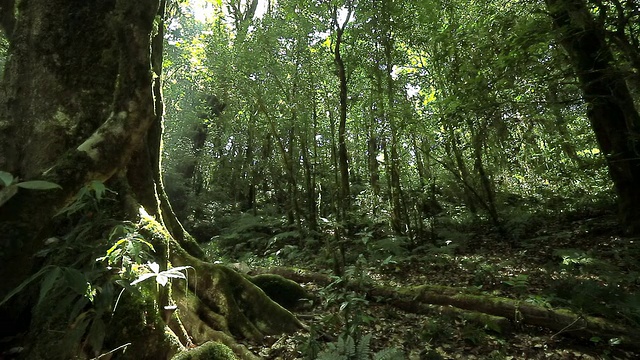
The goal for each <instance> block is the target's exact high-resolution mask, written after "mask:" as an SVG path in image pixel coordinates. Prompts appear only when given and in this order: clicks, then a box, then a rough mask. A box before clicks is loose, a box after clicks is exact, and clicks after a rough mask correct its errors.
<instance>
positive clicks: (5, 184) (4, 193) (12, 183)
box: [0, 171, 61, 206]
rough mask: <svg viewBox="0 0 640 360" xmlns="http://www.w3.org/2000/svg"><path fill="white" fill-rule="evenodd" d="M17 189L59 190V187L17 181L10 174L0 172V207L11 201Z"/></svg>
mask: <svg viewBox="0 0 640 360" xmlns="http://www.w3.org/2000/svg"><path fill="white" fill-rule="evenodd" d="M18 188H23V189H29V190H54V189H61V187H60V185H58V184H54V183H52V182H49V181H43V180H31V181H19V179H17V178H15V177H14V176H13V175H12V174H10V173H8V172H6V171H0V206H2V204H4V203H5V202H7V201H8V200H9V199H11V198H12V197H13V196H14V195H15V194H16V193H17V192H18Z"/></svg>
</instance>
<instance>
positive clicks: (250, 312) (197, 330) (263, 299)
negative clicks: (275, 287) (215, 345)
mask: <svg viewBox="0 0 640 360" xmlns="http://www.w3.org/2000/svg"><path fill="white" fill-rule="evenodd" d="M169 260H170V262H171V264H172V265H173V266H191V267H193V269H194V270H195V271H191V270H189V273H188V277H187V282H186V283H187V287H186V288H185V282H183V281H174V283H173V286H172V295H173V299H174V301H175V302H176V305H177V306H178V311H177V316H178V317H179V318H180V320H181V322H182V324H184V328H185V330H186V332H187V333H188V334H189V336H190V337H191V339H192V341H193V342H194V343H196V344H202V343H204V342H206V341H210V340H215V341H219V342H221V343H223V344H225V345H227V346H229V347H230V348H231V349H232V350H233V351H234V353H235V354H236V355H237V356H238V357H240V358H242V359H256V357H255V356H254V355H253V354H251V352H249V351H248V350H247V349H246V348H245V347H244V346H241V345H239V344H238V343H237V342H236V341H235V340H234V339H245V340H247V341H249V342H253V343H261V342H262V341H263V339H264V337H265V336H267V335H278V334H283V333H292V332H295V331H298V330H301V329H305V326H304V325H303V324H302V323H301V322H300V320H298V319H297V318H296V317H295V316H294V315H293V314H292V313H291V312H289V311H288V310H286V309H284V308H283V307H281V306H280V305H278V304H277V303H276V302H274V301H273V300H271V299H270V298H269V297H268V296H267V295H266V294H265V293H264V292H263V291H262V290H261V289H260V288H259V287H257V286H256V285H254V284H253V283H252V282H250V281H249V280H248V279H247V278H245V277H244V276H243V275H241V274H239V273H237V272H236V271H235V270H233V269H230V268H228V267H226V266H223V265H215V264H211V263H208V262H204V261H202V260H199V259H197V258H195V257H193V256H191V255H189V254H188V253H187V252H186V251H185V250H183V249H182V248H181V247H180V246H178V245H175V246H172V250H171V254H170V256H169ZM173 327H175V324H174V326H173Z"/></svg>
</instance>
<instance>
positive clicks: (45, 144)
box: [0, 0, 302, 359]
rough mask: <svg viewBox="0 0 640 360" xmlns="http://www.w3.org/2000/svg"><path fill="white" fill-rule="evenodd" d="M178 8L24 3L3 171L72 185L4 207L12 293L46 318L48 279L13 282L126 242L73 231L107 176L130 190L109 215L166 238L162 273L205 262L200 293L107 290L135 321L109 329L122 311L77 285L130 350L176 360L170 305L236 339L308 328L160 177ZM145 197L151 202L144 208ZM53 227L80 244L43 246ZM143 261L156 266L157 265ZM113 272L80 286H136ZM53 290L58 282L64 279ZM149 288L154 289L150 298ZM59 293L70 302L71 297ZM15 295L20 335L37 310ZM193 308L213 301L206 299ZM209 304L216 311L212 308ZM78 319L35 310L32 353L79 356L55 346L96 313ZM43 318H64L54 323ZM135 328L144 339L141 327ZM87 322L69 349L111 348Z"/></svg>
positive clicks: (159, 252)
mask: <svg viewBox="0 0 640 360" xmlns="http://www.w3.org/2000/svg"><path fill="white" fill-rule="evenodd" d="M164 4H165V0H140V1H129V0H104V1H99V2H84V1H80V2H78V1H74V0H34V1H25V2H21V3H20V11H19V12H16V14H17V18H16V19H15V21H16V22H15V27H14V32H13V37H12V39H11V41H12V43H11V48H10V53H9V57H8V61H7V63H6V72H5V77H4V78H3V80H2V84H1V87H0V95H1V96H0V170H2V171H8V172H10V173H11V174H13V175H14V176H16V177H19V178H20V180H33V179H42V180H47V181H50V182H54V183H56V184H58V185H60V186H61V189H56V190H46V191H36V190H25V189H21V190H19V191H18V192H17V193H16V194H15V195H13V196H12V197H11V198H10V199H9V200H8V201H7V202H5V203H3V204H2V205H1V206H0V261H1V262H2V265H3V266H2V269H1V270H0V277H1V278H2V279H3V281H2V282H0V301H2V299H5V296H6V295H8V294H11V295H12V296H14V299H16V298H18V297H19V299H17V300H18V301H16V302H17V304H18V305H20V306H22V307H24V308H25V309H27V310H28V311H30V312H33V313H34V314H35V313H36V310H37V309H38V306H39V304H36V300H37V299H35V298H37V296H36V297H33V296H31V297H30V296H29V294H31V293H33V291H37V289H33V290H32V289H29V288H26V290H24V291H23V292H19V293H17V295H16V294H14V293H12V292H11V291H12V289H14V288H16V286H17V285H18V284H20V283H21V282H22V281H23V280H25V279H27V278H28V277H29V276H30V275H31V274H33V273H41V272H39V270H46V269H47V268H56V269H58V270H59V271H60V269H65V270H64V271H67V272H71V273H74V274H76V275H78V276H85V277H86V276H87V275H86V274H85V275H83V272H82V269H81V268H74V266H88V267H90V268H91V269H92V271H97V270H96V268H100V265H99V264H96V263H95V259H96V256H95V255H94V253H93V252H95V251H97V252H98V255H100V254H102V255H104V254H103V253H102V250H101V249H102V248H103V247H105V246H111V245H112V244H107V241H115V240H116V239H112V236H111V235H109V233H110V230H109V229H106V230H105V229H104V226H103V227H102V228H101V230H100V231H97V232H96V233H95V234H94V233H91V234H89V235H88V236H87V237H84V238H82V239H83V240H84V241H86V242H83V243H81V244H77V242H78V241H77V240H78V239H79V237H78V236H76V237H75V239H76V240H75V241H76V243H73V242H67V240H60V238H63V239H65V238H66V237H67V236H68V237H69V238H73V237H72V236H74V235H72V234H74V231H75V234H78V229H74V228H73V226H76V225H77V223H76V222H72V221H71V220H66V219H62V218H63V217H62V218H61V217H57V218H56V217H55V215H56V213H58V212H59V211H60V210H61V209H63V208H64V207H65V206H66V205H68V204H69V203H70V202H71V201H73V200H74V197H75V195H76V194H77V193H78V191H79V190H80V189H81V188H83V187H84V186H85V185H87V184H89V183H91V182H92V181H96V180H97V181H100V182H103V183H105V182H106V183H107V185H108V186H110V187H113V189H115V190H116V191H117V192H118V193H117V195H115V196H114V198H113V199H111V200H112V201H111V202H109V204H105V203H104V202H103V203H100V207H101V209H98V210H104V212H105V213H107V215H105V216H108V219H107V220H108V222H105V223H108V224H113V223H117V224H123V225H126V226H132V225H131V224H138V226H139V228H137V230H136V231H137V232H138V233H139V234H140V236H143V237H144V238H145V241H147V242H148V243H153V245H154V249H155V251H154V252H150V256H153V259H152V260H150V261H154V262H156V263H158V264H160V271H163V270H166V269H167V267H168V266H169V264H170V262H173V266H177V265H184V266H192V267H193V268H196V269H197V270H198V271H197V275H196V276H194V277H192V278H190V282H189V286H191V287H193V289H192V291H191V292H190V294H191V295H190V296H187V295H185V296H184V297H181V293H180V291H179V286H177V287H176V288H175V292H174V293H173V295H171V293H170V292H169V291H168V290H167V289H165V288H164V287H163V288H160V287H159V286H155V288H156V292H155V293H153V292H152V293H151V295H144V294H142V293H140V292H139V293H136V292H133V291H132V292H130V291H131V289H130V288H127V287H125V289H128V290H126V291H124V293H125V294H127V295H125V296H124V297H126V298H128V299H129V300H128V301H124V300H123V302H125V303H127V302H128V304H129V305H132V304H133V307H131V306H125V304H120V305H119V306H117V308H116V306H115V305H113V304H109V300H107V304H103V305H102V306H103V309H105V308H109V307H112V308H113V310H114V311H113V314H114V317H113V318H117V317H121V318H122V320H123V321H124V322H123V323H122V324H123V325H122V326H123V327H111V328H109V327H108V326H107V325H108V323H111V322H112V320H113V319H112V318H109V319H108V321H107V320H105V319H101V318H100V315H97V314H98V311H97V310H95V307H96V306H97V305H95V304H93V303H92V301H93V300H92V299H90V295H87V294H84V295H83V293H82V292H80V293H79V294H78V295H74V296H77V297H78V298H79V300H78V304H80V305H82V308H83V309H89V311H87V312H83V314H84V315H86V314H93V315H88V316H91V319H92V320H91V321H93V323H92V324H94V325H95V324H98V328H100V329H99V330H95V331H94V332H93V334H94V335H95V334H96V333H98V334H99V335H104V337H105V339H111V340H112V344H113V341H115V340H114V339H116V340H117V341H118V342H119V341H120V340H121V337H122V336H126V338H125V339H124V340H126V341H131V342H132V344H131V345H130V348H129V350H128V351H127V354H125V356H124V357H123V358H136V359H162V358H168V357H170V356H171V355H172V351H173V352H175V349H176V347H179V346H177V345H176V343H175V342H171V341H170V339H169V338H168V337H167V334H168V333H170V332H171V331H170V330H168V329H169V328H171V329H182V328H183V327H182V326H177V327H176V326H173V327H172V324H173V322H174V321H176V320H175V319H176V317H177V316H178V315H176V313H174V315H173V317H170V318H169V317H166V316H165V315H164V314H163V312H164V309H163V308H162V306H164V305H168V304H169V303H170V301H171V302H174V303H175V304H177V305H178V307H179V309H178V310H179V312H178V313H179V314H180V317H179V318H181V319H182V324H183V325H184V328H188V329H190V330H191V331H192V332H194V333H195V332H197V331H199V330H201V329H204V328H206V327H208V328H210V329H214V330H212V331H218V332H220V333H221V334H224V336H220V337H219V340H220V341H222V342H226V343H232V342H233V341H232V340H233V337H244V338H247V339H251V340H253V341H260V340H261V339H262V335H264V334H273V333H279V332H282V331H294V329H299V328H301V327H302V324H300V322H299V321H297V319H295V317H293V315H292V314H291V313H289V312H288V311H286V310H284V309H282V308H281V307H279V306H278V305H277V304H275V303H274V302H273V301H271V300H270V299H269V298H268V297H267V296H266V295H265V294H264V293H263V292H261V291H260V290H259V289H258V288H257V287H256V286H255V285H253V284H251V283H250V282H248V281H247V280H246V279H245V278H243V277H242V276H240V275H239V274H237V273H235V272H234V271H232V270H230V269H228V268H225V267H222V266H213V265H212V264H208V263H206V262H203V261H201V260H199V259H198V258H197V256H201V255H202V252H201V250H200V249H199V247H198V246H197V245H196V244H195V243H193V242H192V241H189V239H190V237H189V236H188V234H186V232H185V231H184V229H182V226H181V224H180V223H179V222H178V221H177V219H176V218H175V215H174V214H173V212H172V210H171V205H170V204H169V202H168V200H167V197H166V195H165V194H164V189H163V186H162V182H161V174H160V173H161V165H160V154H161V152H160V147H161V135H162V123H161V121H162V111H163V103H162V94H161V83H160V79H161V77H160V76H161V69H162V57H161V52H162V46H161V45H162V29H158V26H162V14H163V12H162V10H163V6H164ZM158 19H160V21H158ZM141 206H142V207H143V208H144V210H145V211H140V207H141ZM102 207H104V209H102ZM145 213H146V214H148V215H149V216H147V215H145ZM91 216H93V215H92V214H90V213H88V214H87V217H86V219H87V220H86V222H85V223H84V224H85V225H91V226H96V227H100V226H99V225H95V224H96V221H95V220H93V219H92V218H91ZM145 219H146V220H145ZM143 220H144V221H143ZM81 224H82V223H81ZM62 225H64V226H62ZM105 226H106V225H105ZM112 230H113V229H112ZM105 231H106V233H103V232H105ZM171 235H172V236H171ZM51 236H56V237H58V241H65V242H66V243H65V244H62V246H59V247H57V248H49V249H48V251H49V252H48V253H47V254H49V255H42V253H40V254H39V252H40V251H41V250H42V249H43V248H44V247H45V240H46V239H47V238H48V237H51ZM87 239H88V240H87ZM88 249H89V250H88ZM63 252H72V253H73V254H74V256H73V259H65V258H64V256H63V255H64V254H63ZM54 255H55V256H54ZM193 255H196V257H194V256H193ZM79 258H80V259H83V258H86V259H90V260H86V261H89V262H90V264H88V265H87V264H84V265H78V263H79V262H81V261H82V260H78V259H79ZM65 261H66V262H65ZM69 262H71V264H70V263H69ZM45 264H47V266H46V267H45V266H44V265H45ZM138 265H139V266H140V267H141V268H143V266H142V265H143V264H138ZM102 271H103V272H102V274H103V275H102V276H104V277H105V278H106V279H104V280H101V281H104V282H102V283H96V284H93V283H92V281H94V280H91V279H90V278H89V277H86V279H85V280H86V281H85V280H81V281H80V282H79V284H80V286H81V287H82V286H84V285H86V284H89V285H90V286H91V288H92V289H94V290H95V291H96V294H102V293H103V291H105V290H104V289H106V288H108V287H110V288H111V289H113V287H115V286H116V285H117V284H123V283H124V284H127V283H129V282H131V279H127V278H120V276H121V275H120V274H121V273H118V274H112V273H110V272H109V271H108V269H102ZM196 278H197V279H198V285H193V284H192V283H191V281H193V280H194V279H196ZM38 280H39V279H38ZM76 280H77V279H76ZM65 281H68V279H67V280H65ZM118 281H119V282H118ZM45 282H46V281H43V284H44V283H45ZM178 283H179V282H178ZM176 285H179V284H176ZM43 286H44V285H43ZM52 286H53V287H54V288H55V286H56V283H55V282H54V284H53V285H52ZM18 289H20V288H18ZM60 289H62V287H60ZM64 289H66V288H64ZM60 291H61V290H60ZM60 291H58V293H60ZM63 292H64V291H63ZM67 292H68V291H67ZM194 294H195V295H194ZM72 295H73V294H72ZM143 296H147V298H144V299H140V297H143ZM124 297H123V298H124ZM136 297H139V298H136ZM148 297H153V298H152V299H151V302H152V306H151V307H148V308H141V307H140V306H137V307H136V304H138V305H140V304H141V303H144V301H147V300H149V298H148ZM171 298H173V300H171ZM106 299H108V296H107V297H106ZM118 299H120V297H118ZM41 300H42V299H41ZM50 301H53V302H52V304H54V305H55V307H58V305H59V307H63V311H64V305H61V304H57V303H55V301H54V300H50ZM38 303H40V301H38ZM3 304H5V305H2V306H0V322H2V324H0V328H2V330H3V331H6V330H7V329H9V330H14V331H20V330H21V329H18V328H14V327H13V326H12V324H9V323H8V322H10V320H16V321H18V320H19V321H21V322H22V323H28V322H29V319H28V318H19V319H16V316H14V315H17V316H22V315H23V313H22V312H20V311H19V309H17V308H16V307H13V306H7V305H6V303H5V302H4V301H3ZM193 304H204V305H202V306H200V305H198V306H197V307H196V308H193V307H191V305H193ZM12 305H15V304H12ZM54 305H51V306H52V307H54ZM67 306H69V307H71V305H67ZM180 306H183V307H182V308H180ZM204 306H206V309H208V310H206V311H204V310H203V309H205V307H204ZM127 308H128V309H129V310H127ZM132 309H133V310H132ZM46 310H51V309H46ZM69 310H71V309H69ZM201 310H202V312H201ZM38 311H40V312H42V309H40V310H38ZM91 311H93V312H91ZM127 311H129V312H127ZM52 312H53V311H52ZM70 312H71V311H70ZM109 312H110V311H109ZM154 312H155V314H154ZM45 313H46V312H45ZM121 314H127V315H121ZM214 314H215V316H214ZM84 315H83V316H84ZM123 316H124V317H123ZM68 317H69V315H68V314H65V316H63V320H62V321H59V322H53V321H54V320H48V318H49V317H45V318H44V319H43V317H42V316H40V317H36V316H35V315H34V317H33V322H32V323H31V329H29V330H30V335H29V336H30V337H31V338H30V340H31V342H29V343H27V344H26V345H28V346H27V347H28V350H27V351H29V354H28V355H27V357H28V358H38V357H40V358H42V357H46V358H50V359H56V358H65V357H64V356H65V355H63V354H61V353H58V352H54V351H52V349H53V348H54V346H57V345H54V344H52V343H51V342H54V343H60V342H61V339H60V338H61V337H62V336H58V335H56V336H57V338H55V339H53V338H51V335H50V334H52V333H54V332H53V331H61V332H62V333H64V334H66V333H69V332H74V331H75V330H74V329H77V326H76V325H78V323H82V324H85V326H86V324H87V323H88V322H87V318H86V316H85V317H81V316H80V315H79V316H78V317H76V318H73V319H68ZM106 317H107V316H105V318H106ZM170 319H173V320H170ZM38 321H40V322H38ZM42 321H44V322H46V321H50V323H46V325H47V326H42V325H43V323H42ZM66 321H69V323H66ZM100 324H101V325H100ZM225 324H226V325H225ZM49 325H50V326H53V327H55V329H52V328H49V327H48V326H49ZM103 327H104V328H103ZM91 328H93V326H91ZM80 329H81V330H82V329H83V328H80ZM134 330H135V332H136V333H137V334H139V337H138V338H136V337H135V336H134V335H133V334H132V333H131V331H134ZM165 330H166V331H165ZM82 331H84V330H82ZM87 331H88V332H85V333H82V332H81V333H79V335H80V336H81V337H82V338H81V339H79V340H77V342H80V343H75V344H73V346H71V347H67V348H66V350H69V351H71V352H73V353H72V354H71V355H70V356H72V357H76V356H79V357H87V356H89V355H90V354H91V353H93V356H97V355H98V354H99V353H100V351H101V350H102V349H101V343H102V341H101V340H100V341H95V338H94V339H93V340H92V339H91V336H90V334H91V331H92V330H87ZM123 334H124V335H123ZM41 335H44V337H43V336H41ZM177 335H178V336H177V338H179V339H182V340H183V341H187V340H188V339H189V337H193V338H194V339H200V340H202V339H203V338H202V337H197V336H195V334H187V335H185V334H177ZM174 337H176V336H174ZM229 339H231V340H229ZM107 342H108V340H105V344H106V343H107ZM121 344H122V342H120V343H119V344H118V345H121ZM58 345H59V344H58ZM118 345H116V346H118ZM183 345H186V344H183ZM231 345H232V348H234V349H235V350H236V354H237V355H238V356H241V357H242V358H255V357H253V356H252V355H251V354H250V353H249V352H248V351H247V350H246V349H245V348H243V347H241V346H239V345H237V344H231ZM67 358H68V357H67Z"/></svg>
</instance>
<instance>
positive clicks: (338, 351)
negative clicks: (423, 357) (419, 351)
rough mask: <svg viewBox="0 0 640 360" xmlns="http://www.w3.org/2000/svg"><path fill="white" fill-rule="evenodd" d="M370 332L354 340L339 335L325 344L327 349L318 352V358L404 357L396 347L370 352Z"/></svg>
mask: <svg viewBox="0 0 640 360" xmlns="http://www.w3.org/2000/svg"><path fill="white" fill-rule="evenodd" d="M371 338H372V336H371V334H367V335H364V336H362V337H361V338H360V339H359V340H357V341H356V340H354V339H353V338H352V337H351V336H349V335H346V337H345V336H340V337H339V338H338V341H337V342H335V343H329V344H327V349H326V350H324V351H321V352H320V353H319V354H318V357H317V359H318V360H370V359H373V360H396V359H398V360H399V359H405V356H404V354H403V353H402V352H401V351H400V350H398V349H396V348H387V349H384V350H381V351H378V352H375V353H374V352H372V350H371V347H370V343H371Z"/></svg>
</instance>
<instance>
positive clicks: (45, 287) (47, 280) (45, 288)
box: [37, 267, 60, 305]
mask: <svg viewBox="0 0 640 360" xmlns="http://www.w3.org/2000/svg"><path fill="white" fill-rule="evenodd" d="M59 276H60V268H59V267H55V268H53V270H51V272H50V273H48V274H47V276H45V277H44V280H42V285H40V296H39V297H38V303H37V305H40V303H42V300H44V298H45V297H46V296H47V294H48V293H49V291H50V290H51V288H53V284H55V283H56V280H58V277H59Z"/></svg>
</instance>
